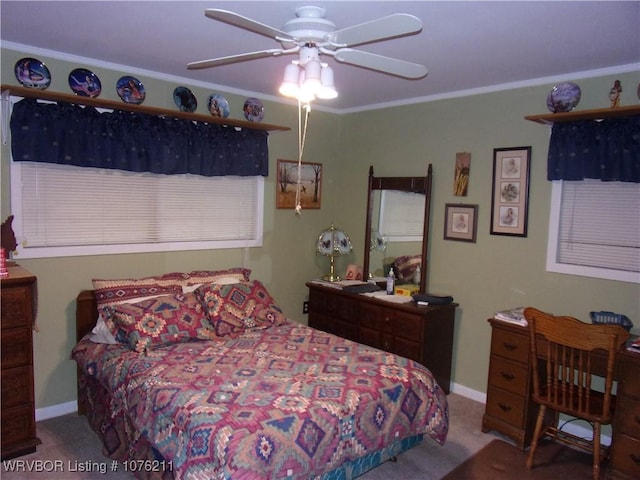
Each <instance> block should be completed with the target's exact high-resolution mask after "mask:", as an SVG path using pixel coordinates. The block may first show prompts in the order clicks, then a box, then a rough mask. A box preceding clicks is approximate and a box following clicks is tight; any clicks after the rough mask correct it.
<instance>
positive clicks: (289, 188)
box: [276, 160, 322, 209]
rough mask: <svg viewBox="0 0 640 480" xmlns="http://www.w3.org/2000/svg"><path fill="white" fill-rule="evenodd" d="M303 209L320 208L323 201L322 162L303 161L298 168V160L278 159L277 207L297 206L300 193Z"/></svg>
mask: <svg viewBox="0 0 640 480" xmlns="http://www.w3.org/2000/svg"><path fill="white" fill-rule="evenodd" d="M298 180H299V181H300V183H299V193H300V200H299V201H300V205H301V206H302V208H303V209H305V208H306V209H310V208H320V204H321V201H322V164H321V163H311V162H302V164H301V168H300V169H299V170H298V162H296V161H294V160H278V177H277V185H276V208H291V209H293V208H296V196H297V194H298Z"/></svg>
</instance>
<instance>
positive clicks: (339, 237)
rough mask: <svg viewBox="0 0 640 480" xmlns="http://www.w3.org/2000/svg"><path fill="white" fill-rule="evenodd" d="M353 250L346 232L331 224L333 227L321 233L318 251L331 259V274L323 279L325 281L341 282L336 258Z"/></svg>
mask: <svg viewBox="0 0 640 480" xmlns="http://www.w3.org/2000/svg"><path fill="white" fill-rule="evenodd" d="M351 250H352V247H351V240H350V239H349V236H348V235H347V234H346V233H345V232H344V230H342V229H340V228H336V227H334V226H333V224H331V227H329V228H327V229H325V230H323V231H322V233H320V235H319V236H318V241H317V242H316V251H317V252H318V253H319V254H320V255H324V256H327V257H329V259H330V267H329V273H328V274H327V275H325V276H323V277H322V279H323V280H326V281H329V282H337V281H338V280H340V277H339V276H338V275H336V273H335V267H334V257H337V256H340V255H346V254H348V253H351Z"/></svg>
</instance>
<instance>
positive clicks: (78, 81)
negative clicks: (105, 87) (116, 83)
mask: <svg viewBox="0 0 640 480" xmlns="http://www.w3.org/2000/svg"><path fill="white" fill-rule="evenodd" d="M69 87H71V90H72V91H73V93H75V94H76V95H80V96H81V97H91V98H94V97H97V96H98V95H100V92H101V91H102V83H100V79H99V78H98V76H97V75H96V74H95V73H93V72H92V71H91V70H87V69H86V68H76V69H75V70H72V71H71V73H70V74H69Z"/></svg>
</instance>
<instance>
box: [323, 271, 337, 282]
mask: <svg viewBox="0 0 640 480" xmlns="http://www.w3.org/2000/svg"><path fill="white" fill-rule="evenodd" d="M322 279H323V280H324V281H325V282H339V281H340V275H335V274H334V273H333V272H331V273H328V274H326V275H324V276H323V277H322Z"/></svg>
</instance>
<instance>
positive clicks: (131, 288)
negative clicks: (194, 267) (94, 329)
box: [92, 277, 182, 309]
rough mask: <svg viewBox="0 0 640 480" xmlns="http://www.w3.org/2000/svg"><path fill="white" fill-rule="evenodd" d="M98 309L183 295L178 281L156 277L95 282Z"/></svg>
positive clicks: (98, 280) (95, 280)
mask: <svg viewBox="0 0 640 480" xmlns="http://www.w3.org/2000/svg"><path fill="white" fill-rule="evenodd" d="M92 283H93V290H94V291H95V295H96V300H97V302H98V309H100V308H101V307H104V306H107V305H118V304H121V303H131V302H139V301H140V300H144V299H148V298H154V297H159V296H162V295H167V294H172V293H173V294H176V293H182V285H181V284H180V282H178V281H177V280H164V281H163V280H158V279H157V278H156V277H146V278H139V279H133V278H123V279H118V280H100V279H94V280H93V282H92Z"/></svg>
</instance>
